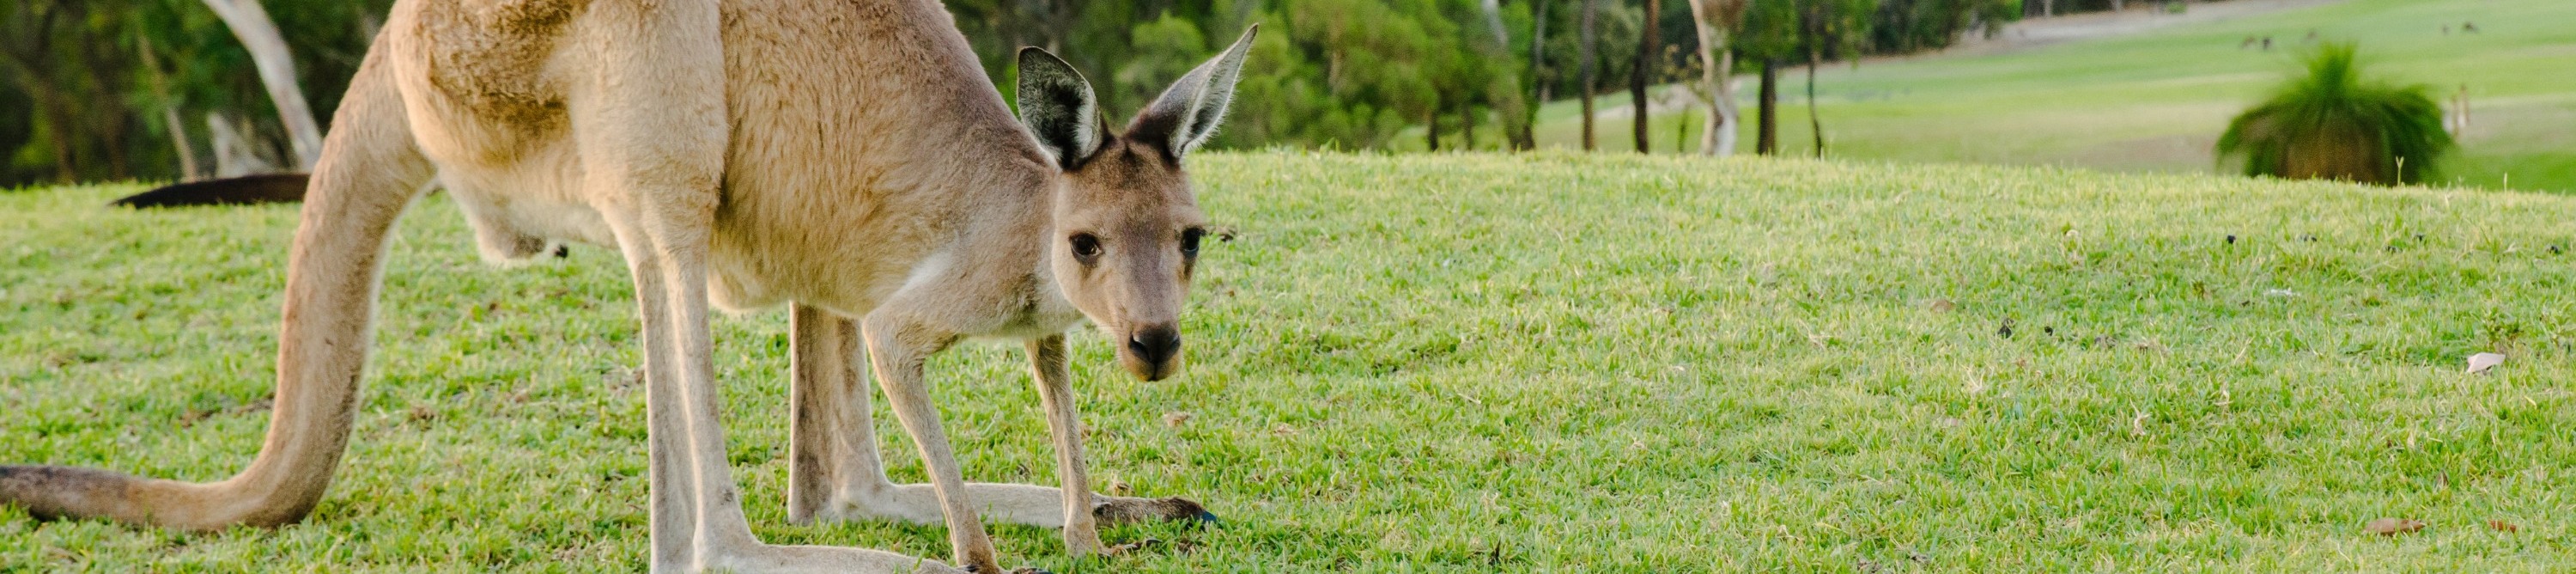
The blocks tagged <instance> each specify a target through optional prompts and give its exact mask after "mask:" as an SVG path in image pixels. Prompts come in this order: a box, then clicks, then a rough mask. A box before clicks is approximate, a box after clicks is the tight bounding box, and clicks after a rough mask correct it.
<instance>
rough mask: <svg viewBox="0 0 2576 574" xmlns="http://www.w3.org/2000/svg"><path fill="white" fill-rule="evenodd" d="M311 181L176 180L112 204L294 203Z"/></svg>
mask: <svg viewBox="0 0 2576 574" xmlns="http://www.w3.org/2000/svg"><path fill="white" fill-rule="evenodd" d="M311 185H312V184H311V183H309V182H307V181H306V180H305V176H304V174H300V173H265V174H260V175H245V176H241V177H227V178H223V179H209V180H205V181H191V182H187V183H173V184H170V185H165V186H161V187H158V188H154V189H153V190H152V191H146V192H143V193H137V194H134V195H129V196H125V197H122V198H118V199H117V200H116V201H114V202H110V203H109V205H116V206H122V207H188V206H196V205H248V204H254V203H295V202H298V201H304V188H306V187H309V186H311Z"/></svg>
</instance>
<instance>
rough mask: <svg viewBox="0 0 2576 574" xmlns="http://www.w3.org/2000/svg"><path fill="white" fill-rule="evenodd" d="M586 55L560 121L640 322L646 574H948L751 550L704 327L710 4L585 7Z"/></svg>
mask: <svg viewBox="0 0 2576 574" xmlns="http://www.w3.org/2000/svg"><path fill="white" fill-rule="evenodd" d="M583 18H585V23H584V25H585V26H586V27H587V28H588V29H587V30H585V31H583V32H580V33H578V35H579V37H581V38H583V39H585V40H587V42H588V44H589V45H586V46H583V47H582V49H585V50H588V53H589V54H591V55H590V56H589V57H588V58H589V61H586V62H581V63H582V64H584V65H583V66H582V67H581V69H582V70H583V72H582V73H581V74H579V77H578V79H577V81H576V82H575V83H574V84H573V85H572V86H570V87H569V90H568V94H567V99H566V106H565V109H566V113H567V114H568V115H569V116H570V121H571V136H572V138H573V145H574V146H575V149H576V150H578V157H579V160H580V162H581V164H582V170H581V173H582V174H583V175H582V177H583V179H582V181H581V182H580V184H579V186H580V193H581V194H582V196H583V197H584V198H586V199H587V200H588V201H589V202H590V204H591V205H592V206H593V207H594V208H595V209H597V210H598V211H599V214H600V216H601V217H602V218H603V219H604V220H605V221H606V222H607V224H608V227H609V229H610V231H611V232H612V234H613V235H614V239H615V241H616V243H617V246H618V249H619V251H620V252H621V253H622V254H624V255H625V256H626V260H627V265H628V267H629V269H630V271H631V272H632V275H633V278H634V281H635V295H636V303H637V305H638V307H639V308H640V309H639V311H640V312H641V313H640V314H641V315H642V318H643V334H644V337H643V338H644V346H645V353H644V355H645V360H644V364H645V381H646V399H645V412H646V415H645V416H646V429H647V433H646V435H647V437H646V443H647V444H648V448H649V451H650V452H649V457H650V464H649V465H648V473H649V476H650V478H649V492H650V496H651V501H650V504H649V505H648V507H649V508H650V511H651V520H650V522H651V529H652V547H653V551H652V553H653V556H652V564H653V569H654V570H656V571H663V572H703V571H729V572H738V573H742V574H767V573H786V572H857V573H866V574H877V573H895V572H955V571H956V570H954V569H951V568H949V567H947V566H945V565H942V564H940V563H938V562H934V561H928V560H922V559H919V558H914V557H909V556H902V555H898V554H894V553H889V552H880V551H874V550H863V549H854V548H835V547H819V546H771V545H767V544H762V543H760V541H759V540H758V539H756V538H755V537H753V535H752V533H751V529H750V526H749V524H748V523H746V521H745V519H744V517H743V512H742V503H741V495H740V488H739V487H738V485H737V484H736V483H735V482H734V480H733V476H732V469H731V468H730V463H729V462H728V461H727V459H726V456H725V447H724V432H723V429H721V428H720V427H719V426H718V425H719V424H720V420H719V418H718V417H717V414H716V408H717V406H718V405H717V397H716V389H715V369H714V367H713V365H712V361H711V356H710V355H711V352H712V341H711V334H710V333H709V331H708V326H707V306H708V304H707V276H708V271H707V266H708V257H709V255H708V253H709V240H710V237H711V234H712V233H713V230H714V225H715V209H716V206H717V203H718V197H719V195H718V193H719V192H718V188H717V186H718V182H719V181H721V177H722V174H723V168H724V158H725V155H724V154H725V146H726V129H727V128H726V118H725V115H724V114H725V107H724V91H723V90H724V81H725V74H724V69H723V59H722V54H723V51H722V46H721V45H720V44H721V42H720V41H719V39H718V34H719V31H720V29H721V27H720V26H719V23H718V14H717V2H716V1H715V0H666V1H662V2H623V1H619V2H605V1H603V2H594V3H592V4H590V8H589V11H588V12H587V13H585V14H584V15H583Z"/></svg>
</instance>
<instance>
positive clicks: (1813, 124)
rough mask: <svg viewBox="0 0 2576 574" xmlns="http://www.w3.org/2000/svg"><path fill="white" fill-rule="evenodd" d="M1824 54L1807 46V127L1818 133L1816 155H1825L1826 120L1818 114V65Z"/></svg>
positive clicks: (1813, 47)
mask: <svg viewBox="0 0 2576 574" xmlns="http://www.w3.org/2000/svg"><path fill="white" fill-rule="evenodd" d="M1822 60H1824V54H1823V53H1821V52H1819V51H1818V50H1817V49H1816V48H1815V46H1814V45H1812V44H1811V45H1809V46H1808V47H1807V127H1808V129H1810V130H1812V131H1814V132H1815V135H1816V157H1825V120H1824V119H1823V118H1822V117H1819V116H1817V115H1816V65H1817V64H1819V63H1822V62H1821V61H1822Z"/></svg>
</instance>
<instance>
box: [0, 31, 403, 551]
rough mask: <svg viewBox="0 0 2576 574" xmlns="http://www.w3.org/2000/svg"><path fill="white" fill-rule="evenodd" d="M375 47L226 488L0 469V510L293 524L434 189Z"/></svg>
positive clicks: (329, 460)
mask: <svg viewBox="0 0 2576 574" xmlns="http://www.w3.org/2000/svg"><path fill="white" fill-rule="evenodd" d="M386 52H387V49H386V44H385V42H383V41H381V39H380V40H379V41H378V42H377V43H376V45H375V47H374V49H372V50H370V51H369V52H368V57H367V60H366V62H365V63H364V64H362V65H360V67H359V70H358V75H357V78H356V79H355V80H353V81H352V82H351V84H350V87H349V93H348V95H347V96H346V97H345V98H344V99H343V101H342V102H341V104H340V110H339V112H338V114H337V115H335V116H333V118H332V125H331V134H330V137H328V138H326V139H325V140H324V144H323V147H322V157H321V161H320V163H319V164H317V165H315V166H314V169H313V174H312V178H311V183H310V188H309V189H307V191H306V193H305V203H304V211H303V223H302V224H301V225H299V226H298V227H297V228H296V230H295V246H294V249H293V253H292V254H291V255H289V259H288V263H287V268H286V320H285V326H284V328H282V329H281V332H280V334H279V340H278V351H277V398H276V401H275V402H274V410H273V411H271V412H270V413H269V423H268V438H267V441H266V442H264V443H262V444H261V445H260V448H259V457H258V458H256V459H254V460H252V461H251V463H250V467H249V468H246V469H243V470H242V471H241V474H237V475H233V477H232V478H229V479H225V480H224V481H222V482H212V483H191V482H179V481H173V480H161V479H152V478H142V477H136V476H131V475H126V474H121V473H116V472H109V471H105V470H96V469H87V468H70V467H59V466H0V504H16V505H20V506H23V507H25V508H26V509H27V511H28V512H29V513H30V514H33V515H35V516H37V517H40V518H91V517H96V518H108V519H113V520H118V521H122V522H127V523H132V524H137V525H146V526H159V527H167V528H173V529H180V530H211V529H219V528H224V527H227V526H231V525H234V524H248V525H253V526H276V525H281V524H287V523H291V522H294V521H296V520H299V519H302V518H303V517H304V515H305V514H306V513H308V512H311V511H312V510H313V505H314V504H315V503H317V502H319V501H321V499H322V492H323V490H324V489H325V488H328V487H329V486H330V484H331V472H332V470H333V468H334V467H336V466H338V464H339V462H340V455H341V453H342V452H344V451H346V447H347V445H348V442H349V427H350V422H351V420H352V417H354V416H355V414H356V412H357V406H358V394H357V391H358V378H359V377H360V375H361V371H362V369H363V368H364V367H365V366H366V362H367V344H368V341H367V339H368V330H369V329H368V323H369V321H370V319H371V318H372V316H373V315H374V312H373V311H374V307H375V297H376V284H377V278H378V275H379V274H380V270H381V269H382V268H383V267H384V264H383V259H384V252H385V249H384V245H385V238H386V235H387V233H388V232H389V231H391V229H392V227H393V224H394V220H395V219H396V218H398V217H400V216H401V215H402V211H403V209H404V207H406V206H408V205H409V204H410V203H411V200H412V198H413V196H415V195H417V194H418V192H419V190H420V189H421V188H422V187H423V184H425V183H427V182H428V180H429V179H430V178H431V177H432V174H433V171H432V168H431V167H430V165H429V162H428V161H427V160H426V159H424V158H423V157H422V156H421V153H420V151H419V147H418V144H417V143H416V142H415V140H414V139H413V137H412V133H411V129H410V124H409V122H408V120H407V119H406V118H405V115H404V113H403V106H402V98H401V95H400V94H399V93H398V88H397V87H396V85H395V82H394V81H393V77H392V71H393V70H392V69H391V68H390V67H388V66H387V65H386V63H385V62H384V61H383V59H384V58H386V57H387V54H386Z"/></svg>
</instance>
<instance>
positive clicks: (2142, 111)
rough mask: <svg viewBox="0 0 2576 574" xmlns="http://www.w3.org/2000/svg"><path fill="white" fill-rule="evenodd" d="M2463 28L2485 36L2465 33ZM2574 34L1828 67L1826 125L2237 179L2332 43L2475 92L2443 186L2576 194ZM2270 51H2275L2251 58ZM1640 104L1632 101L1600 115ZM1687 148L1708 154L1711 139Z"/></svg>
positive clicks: (2201, 36) (1786, 100)
mask: <svg viewBox="0 0 2576 574" xmlns="http://www.w3.org/2000/svg"><path fill="white" fill-rule="evenodd" d="M2463 22H2475V23H2476V24H2477V26H2478V28H2479V29H2480V30H2481V32H2480V33H2477V34H2466V33H2462V32H2460V31H2458V30H2457V28H2458V27H2459V25H2460V24H2461V23H2463ZM2568 22H2576V2H2566V1H2564V0H2352V1H2350V2H2344V3H2340V4H2333V5H2327V6H2321V7H2314V8H2305V9H2296V10H2287V11H2281V12H2274V13H2268V14H2259V15H2254V16H2248V17H2242V18H2236V19H2229V20H2218V21H2212V22H2204V23H2198V24H2185V25H2177V26H2173V27H2169V28H2164V29H2159V30H2154V31H2149V32H2145V33H2141V34H2137V35H2132V36H2122V37H2114V38H2105V39H2099V40H2091V41H2081V42H2070V43H2066V44H2060V45H2054V46H2047V47H2042V48H2037V49H2033V50H2028V51H2023V52H2017V53H2007V54H1997V55H1983V56H1933V57H1924V58H1917V59H1912V60H1895V61H1886V62H1883V63H1882V62H1872V63H1868V64H1864V65H1861V66H1859V67H1858V68H1857V69H1854V68H1853V67H1851V66H1850V65H1848V64H1839V65H1837V64H1829V65H1827V66H1826V67H1825V68H1823V69H1822V70H1821V73H1820V74H1819V81H1818V83H1817V92H1818V96H1819V97H1818V103H1819V104H1820V105H1819V113H1820V114H1821V115H1822V116H1823V119H1824V126H1825V134H1826V139H1827V141H1828V143H1827V146H1828V148H1829V149H1828V153H1829V154H1831V155H1833V156H1836V157H1847V158H1864V159H1890V160H1906V161H1926V160H1929V161H1960V162H1975V163H1999V164H2014V165H2060V166H2081V167H2090V168H2097V169H2108V170H2116V171H2179V172H2234V171H2236V170H2235V168H2234V166H2228V167H2227V168H2224V169H2222V168H2220V167H2218V165H2217V163H2216V161H2215V159H2214V158H2213V157H2212V154H2211V151H2210V150H2211V149H2212V146H2213V145H2214V144H2215V142H2216V141H2217V139H2218V135H2219V133H2220V132H2222V131H2225V130H2226V128H2227V121H2228V119H2229V118H2231V117H2234V116H2235V115H2236V114H2237V113H2239V112H2242V111H2244V110H2245V109H2247V108H2251V107H2253V106H2254V105H2256V104H2258V103H2260V102H2261V101H2262V99H2263V98H2264V96H2265V95H2266V94H2267V93H2268V92H2269V91H2270V90H2271V89H2272V88H2273V87H2274V86H2276V85H2278V84H2279V83H2280V82H2282V81H2283V79H2284V78H2287V77H2288V76H2290V75H2292V74H2296V73H2299V63H2298V56H2299V55H2300V54H2301V53H2302V52H2301V50H2304V49H2307V48H2310V47H2312V46H2313V44H2311V43H2309V42H2307V41H2306V37H2307V34H2308V32H2309V31H2310V30H2315V31H2316V32H2317V34H2318V36H2319V37H2320V38H2321V39H2323V40H2342V41H2352V42H2356V43H2358V44H2359V45H2360V48H2361V53H2362V58H2363V61H2364V63H2365V66H2366V70H2365V73H2366V74H2368V75H2369V76H2370V77H2373V78H2378V79H2385V80H2389V81H2394V82H2398V83H2406V84H2426V85H2430V86H2432V87H2433V90H2432V92H2433V95H2434V96H2435V99H2436V100H2440V101H2442V102H2443V103H2444V105H2445V106H2446V107H2447V106H2448V105H2449V98H2450V97H2451V96H2452V95H2453V94H2454V93H2455V92H2457V91H2458V90H2459V89H2460V88H2462V87H2464V86H2465V87H2466V88H2467V89H2468V91H2469V98H2470V108H2471V110H2472V112H2473V114H2474V121H2475V124H2474V126H2473V128H2472V129H2471V130H2470V131H2469V132H2468V133H2467V134H2465V135H2464V137H2462V138H2461V139H2460V145H2461V148H2460V154H2459V155H2456V156H2454V157H2453V161H2452V162H2451V163H2450V168H2449V170H2448V173H2447V174H2446V175H2444V176H2443V178H2442V180H2441V181H2444V182H2452V183H2457V184H2461V185H2470V186H2477V187H2486V188H2493V189H2502V188H2506V187H2510V188H2512V189H2522V190H2550V191H2557V192H2563V193H2576V128H2571V126H2576V27H2571V26H2568V25H2566V23H2568ZM2445 24H2448V25H2451V26H2452V27H2453V28H2454V30H2453V31H2452V33H2451V34H2449V35H2444V34H2443V33H2442V26H2443V25H2445ZM2263 36H2270V37H2272V38H2273V39H2274V45H2275V47H2274V49H2273V50H2271V51H2269V52H2266V51H2263V50H2260V49H2248V48H2239V47H2238V46H2239V45H2240V44H2241V43H2242V42H2243V41H2244V39H2245V38H2247V37H2263ZM1752 71H1753V70H1751V69H1747V70H1745V72H1746V73H1751V72H1752ZM1781 80H1782V85H1781V86H1780V97H1781V105H1782V108H1781V110H1780V120H1781V129H1780V139H1781V142H1782V146H1783V153H1787V154H1793V155H1807V154H1809V153H1812V150H1813V149H1814V146H1813V144H1812V142H1813V141H1814V138H1813V131H1812V130H1810V129H1808V123H1807V108H1806V105H1805V91H1804V90H1805V75H1804V69H1803V68H1802V69H1798V70H1795V71H1791V70H1783V71H1782V74H1781ZM1753 85H1754V84H1753V82H1751V81H1749V80H1748V81H1747V82H1745V90H1744V91H1745V92H1746V93H1745V94H1744V100H1743V109H1744V114H1745V117H1746V118H1747V119H1746V120H1745V122H1746V128H1745V132H1744V136H1743V138H1744V139H1743V147H1742V152H1743V153H1752V148H1753V135H1752V133H1753V132H1752V126H1751V125H1750V124H1751V122H1752V119H1751V118H1752V115H1753V99H1752V94H1751V93H1750V92H1751V91H1752V88H1753ZM1627 101H1628V95H1627V93H1626V92H1619V93H1616V94H1611V95H1607V96H1604V97H1601V98H1598V99H1596V104H1597V105H1601V106H1604V107H1607V106H1612V105H1621V104H1625V103H1626V102H1627ZM1574 108H1575V106H1574V103H1573V102H1570V101H1568V102H1556V103H1553V104H1550V105H1549V106H1548V107H1547V108H1545V109H1544V111H1542V113H1541V120H1542V121H1541V124H1540V126H1539V139H1540V142H1541V144H1542V145H1550V146H1563V147H1573V146H1577V145H1579V144H1578V142H1579V141H1580V136H1579V134H1580V130H1579V121H1578V120H1576V119H1575V113H1574ZM1691 114H1692V115H1693V116H1694V117H1702V118H1704V117H1706V115H1705V114H1706V111H1705V110H1693V111H1692V112H1691ZM1679 125H1682V122H1680V121H1679V118H1671V117H1665V116H1659V117H1658V119H1657V121H1656V123H1655V127H1656V129H1657V130H1659V131H1658V132H1657V134H1656V135H1655V136H1654V141H1653V145H1654V146H1655V148H1656V149H1659V150H1665V151H1667V152H1669V151H1670V150H1672V149H1674V148H1673V147H1671V146H1672V145H1673V141H1674V135H1675V134H1673V133H1672V132H1671V131H1669V130H1671V129H1674V128H1675V127H1676V126H1679ZM1597 133H1598V134H1599V138H1600V141H1601V143H1602V145H1603V147H1604V148H1605V149H1615V150H1629V149H1634V148H1633V147H1632V145H1631V143H1630V142H1631V141H1632V138H1633V135H1631V134H1632V128H1631V124H1630V123H1629V122H1628V121H1626V120H1620V121H1611V122H1606V123H1604V124H1603V125H1602V126H1601V127H1600V128H1599V131H1598V132H1597ZM1489 139H1490V138H1489ZM1685 141H1688V142H1690V143H1691V144H1693V147H1696V144H1697V141H1698V136H1697V135H1695V134H1690V135H1688V137H1687V139H1686V140H1685ZM1399 143H1402V142H1399ZM1414 145H1419V144H1418V143H1416V144H1414ZM2508 174H2509V177H2510V181H2508Z"/></svg>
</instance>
